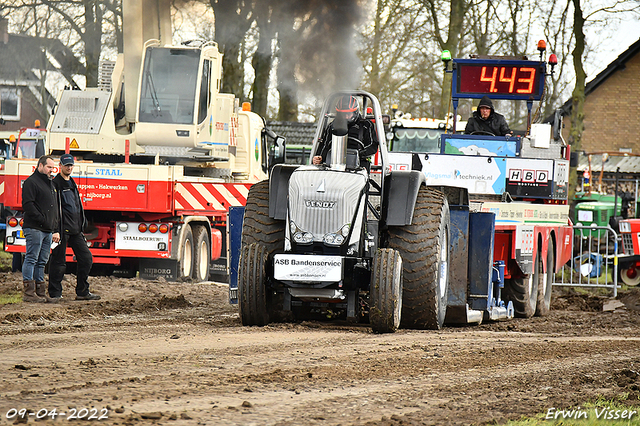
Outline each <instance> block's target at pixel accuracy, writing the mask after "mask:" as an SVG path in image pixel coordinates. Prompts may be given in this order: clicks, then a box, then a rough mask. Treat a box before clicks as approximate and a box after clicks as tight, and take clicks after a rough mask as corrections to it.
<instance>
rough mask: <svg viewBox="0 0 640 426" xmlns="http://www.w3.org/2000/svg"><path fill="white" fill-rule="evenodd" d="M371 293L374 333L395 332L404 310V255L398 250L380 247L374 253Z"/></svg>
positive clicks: (370, 318) (371, 317)
mask: <svg viewBox="0 0 640 426" xmlns="http://www.w3.org/2000/svg"><path fill="white" fill-rule="evenodd" d="M370 295H371V309H370V311H369V322H370V323H371V328H372V329H373V331H374V333H393V332H394V331H396V330H397V329H398V327H399V326H400V315H401V312H402V257H401V256H400V253H399V252H398V251H397V250H393V249H380V250H378V251H377V252H376V254H375V255H374V257H373V267H372V272H371V288H370Z"/></svg>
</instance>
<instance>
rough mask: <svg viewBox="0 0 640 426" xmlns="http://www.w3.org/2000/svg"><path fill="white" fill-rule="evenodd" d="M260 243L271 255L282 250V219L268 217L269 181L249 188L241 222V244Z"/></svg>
mask: <svg viewBox="0 0 640 426" xmlns="http://www.w3.org/2000/svg"><path fill="white" fill-rule="evenodd" d="M251 243H260V244H262V245H263V246H264V248H265V249H266V250H267V254H269V255H271V254H273V253H274V252H276V251H282V250H284V221H283V220H276V219H272V218H270V217H269V181H268V180H263V181H261V182H258V183H256V184H255V185H253V186H252V187H251V189H249V194H248V195H247V205H246V207H245V208H244V221H243V222H242V245H243V246H245V245H249V244H251Z"/></svg>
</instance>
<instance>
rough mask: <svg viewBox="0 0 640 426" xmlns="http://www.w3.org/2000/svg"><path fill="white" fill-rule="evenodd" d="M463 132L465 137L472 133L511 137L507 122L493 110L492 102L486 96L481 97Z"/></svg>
mask: <svg viewBox="0 0 640 426" xmlns="http://www.w3.org/2000/svg"><path fill="white" fill-rule="evenodd" d="M464 132H465V133H466V134H467V135H472V134H474V133H484V134H491V135H494V136H512V135H513V131H512V130H511V129H509V125H508V124H507V120H506V119H505V118H504V116H503V115H502V114H498V113H497V112H496V111H495V110H494V109H493V102H491V99H489V97H488V96H483V97H482V99H480V103H479V104H478V109H477V110H476V111H474V112H473V116H472V117H469V120H468V121H467V127H465V129H464Z"/></svg>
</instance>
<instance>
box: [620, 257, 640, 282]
mask: <svg viewBox="0 0 640 426" xmlns="http://www.w3.org/2000/svg"><path fill="white" fill-rule="evenodd" d="M618 279H619V280H620V281H622V282H623V283H624V284H625V285H628V286H629V287H635V286H637V285H638V284H640V268H638V267H637V266H636V265H635V262H634V263H631V264H626V265H623V264H620V265H619V266H618Z"/></svg>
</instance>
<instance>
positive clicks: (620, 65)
mask: <svg viewBox="0 0 640 426" xmlns="http://www.w3.org/2000/svg"><path fill="white" fill-rule="evenodd" d="M638 53H640V39H638V41H636V42H635V43H633V44H632V45H631V46H629V48H628V49H627V50H625V51H624V52H622V54H620V56H618V58H617V59H616V60H614V61H613V62H611V63H610V64H609V65H608V66H607V67H606V68H605V69H604V70H602V71H601V72H600V73H599V74H598V75H596V77H595V78H594V79H593V80H591V81H590V82H588V83H587V84H586V85H585V88H584V94H585V96H586V95H588V94H589V93H591V92H593V91H594V90H596V88H598V86H600V85H601V84H602V83H604V82H605V81H606V80H607V79H608V78H609V77H611V76H612V75H613V74H615V73H616V72H617V71H619V70H623V69H625V67H626V63H627V61H629V60H630V59H631V58H633V57H634V56H636V55H637V54H638ZM572 103H573V102H572V99H571V98H569V99H568V100H567V101H566V102H565V103H564V104H563V105H562V107H560V110H561V111H562V114H563V115H565V116H566V115H569V114H570V113H571V107H572Z"/></svg>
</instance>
